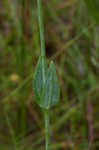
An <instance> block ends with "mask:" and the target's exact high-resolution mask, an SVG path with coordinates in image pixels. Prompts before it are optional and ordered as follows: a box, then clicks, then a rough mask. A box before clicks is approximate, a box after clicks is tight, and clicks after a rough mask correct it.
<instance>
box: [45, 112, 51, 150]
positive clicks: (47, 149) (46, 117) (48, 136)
mask: <svg viewBox="0 0 99 150" xmlns="http://www.w3.org/2000/svg"><path fill="white" fill-rule="evenodd" d="M49 122H50V114H49V110H45V140H46V145H45V149H46V150H50V128H49Z"/></svg>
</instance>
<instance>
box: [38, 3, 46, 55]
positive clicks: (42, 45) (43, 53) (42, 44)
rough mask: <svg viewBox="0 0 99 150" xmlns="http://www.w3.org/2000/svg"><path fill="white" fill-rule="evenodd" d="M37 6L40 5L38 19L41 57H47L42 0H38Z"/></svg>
mask: <svg viewBox="0 0 99 150" xmlns="http://www.w3.org/2000/svg"><path fill="white" fill-rule="evenodd" d="M37 4H38V19H39V28H40V41H41V56H45V38H44V23H43V6H42V0H37Z"/></svg>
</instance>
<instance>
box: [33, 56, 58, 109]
mask: <svg viewBox="0 0 99 150" xmlns="http://www.w3.org/2000/svg"><path fill="white" fill-rule="evenodd" d="M33 89H34V97H35V99H36V101H37V103H38V104H39V105H40V107H43V108H46V109H49V108H51V107H52V106H54V105H55V104H57V102H58V99H59V95H60V88H59V83H58V79H57V75H56V70H55V66H54V63H53V62H52V61H51V63H50V65H49V68H48V66H47V63H46V60H45V57H42V56H40V58H39V60H38V63H37V66H36V71H35V74H34V80H33Z"/></svg>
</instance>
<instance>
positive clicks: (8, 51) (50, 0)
mask: <svg viewBox="0 0 99 150" xmlns="http://www.w3.org/2000/svg"><path fill="white" fill-rule="evenodd" d="M43 7H44V24H45V40H46V56H47V60H48V61H49V60H50V59H53V60H54V62H55V65H56V69H57V74H58V78H59V82H60V86H61V97H60V102H59V104H58V105H57V106H56V107H54V108H53V110H51V150H98V148H99V92H98V91H99V45H98V44H97V43H98V42H97V39H99V38H97V36H98V34H97V31H96V30H95V29H96V25H95V24H94V22H93V21H92V19H91V18H90V16H89V15H88V12H87V9H86V6H85V3H84V1H83V0H61V1H60V0H43ZM97 45H98V46H97ZM39 55H40V39H39V26H38V18H37V1H36V0H1V1H0V150H41V149H42V150H43V149H44V142H45V140H44V119H43V113H42V110H41V109H40V108H39V107H38V105H37V104H36V102H35V99H34V98H33V89H32V81H33V74H34V71H35V66H36V63H37V60H38V57H39Z"/></svg>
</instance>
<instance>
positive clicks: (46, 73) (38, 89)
mask: <svg viewBox="0 0 99 150" xmlns="http://www.w3.org/2000/svg"><path fill="white" fill-rule="evenodd" d="M37 4H38V18H39V29H40V41H41V55H40V57H39V60H38V63H37V66H36V71H35V75H34V80H33V89H34V97H35V99H36V101H37V103H38V104H39V106H40V107H41V108H42V109H43V111H44V116H45V137H46V150H50V129H49V122H50V108H52V107H53V106H54V105H55V104H57V102H58V99H59V94H60V88H59V83H58V78H57V75H56V70H55V66H54V63H53V61H51V62H50V65H49V67H48V65H47V62H46V56H45V38H44V24H43V7H42V0H37Z"/></svg>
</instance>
